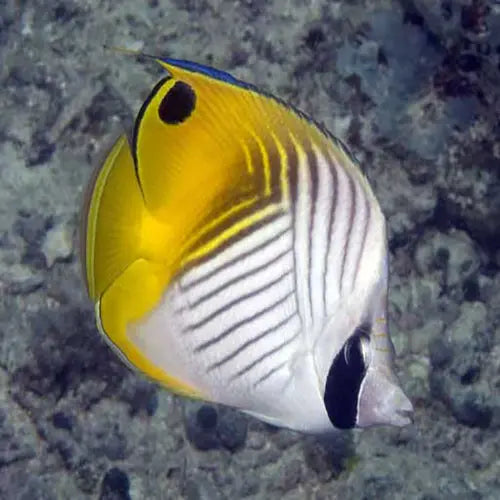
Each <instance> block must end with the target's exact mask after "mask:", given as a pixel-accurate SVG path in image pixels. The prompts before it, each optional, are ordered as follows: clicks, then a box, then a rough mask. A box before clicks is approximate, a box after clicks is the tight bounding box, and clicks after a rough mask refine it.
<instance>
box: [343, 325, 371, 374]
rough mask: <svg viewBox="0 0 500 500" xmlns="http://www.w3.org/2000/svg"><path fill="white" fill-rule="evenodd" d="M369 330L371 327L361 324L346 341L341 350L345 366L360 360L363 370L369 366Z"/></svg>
mask: <svg viewBox="0 0 500 500" xmlns="http://www.w3.org/2000/svg"><path fill="white" fill-rule="evenodd" d="M370 330H371V327H370V326H369V325H368V324H362V325H360V326H358V327H357V328H356V330H355V331H354V333H353V334H352V335H351V336H350V337H349V338H348V339H347V341H346V343H345V344H344V347H343V349H342V351H343V353H344V360H345V362H346V364H347V365H351V364H356V363H359V362H360V359H361V362H362V363H363V364H364V366H365V369H366V368H367V367H368V365H369V364H370V363H369V361H370V349H369V347H370V338H369V334H370Z"/></svg>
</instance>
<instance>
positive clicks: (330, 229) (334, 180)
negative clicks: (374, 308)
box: [323, 151, 338, 310]
mask: <svg viewBox="0 0 500 500" xmlns="http://www.w3.org/2000/svg"><path fill="white" fill-rule="evenodd" d="M323 157H324V159H325V161H326V162H327V163H328V166H329V169H330V173H331V175H332V185H333V193H332V200H331V208H330V210H329V213H328V223H327V231H328V234H327V236H326V252H325V263H324V270H325V271H324V273H323V307H324V308H325V310H326V292H327V279H328V272H329V265H328V263H329V260H328V256H329V255H330V245H331V243H332V234H333V227H334V226H335V213H336V211H337V204H338V174H337V166H336V164H335V163H334V162H333V161H332V159H331V157H330V154H329V153H328V152H327V151H325V153H324V154H323Z"/></svg>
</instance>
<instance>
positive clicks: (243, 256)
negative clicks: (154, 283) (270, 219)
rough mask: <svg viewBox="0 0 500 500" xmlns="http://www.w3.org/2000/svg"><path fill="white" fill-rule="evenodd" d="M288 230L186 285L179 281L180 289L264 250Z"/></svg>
mask: <svg viewBox="0 0 500 500" xmlns="http://www.w3.org/2000/svg"><path fill="white" fill-rule="evenodd" d="M288 231H290V228H289V227H286V228H285V229H283V230H282V231H280V232H279V233H277V234H275V235H274V236H272V237H271V238H269V239H268V240H266V241H264V242H262V243H259V245H257V246H256V247H255V248H251V249H250V250H246V251H245V252H243V253H241V254H239V255H236V256H235V257H233V258H232V259H230V260H228V261H227V262H224V263H223V264H221V265H220V266H217V267H216V268H215V269H213V270H212V271H210V272H209V273H207V274H205V275H204V276H202V277H200V278H198V279H196V280H194V281H192V282H191V283H189V284H188V285H183V284H182V283H181V286H180V287H181V290H182V291H183V292H186V291H189V290H191V289H192V288H193V287H196V286H198V285H200V284H202V283H204V282H205V281H207V280H209V279H210V278H212V277H213V276H215V275H216V274H217V273H219V272H221V271H223V270H225V269H227V268H228V267H231V266H232V265H234V264H236V263H237V262H238V261H243V260H245V259H246V258H247V257H249V256H250V255H252V254H253V253H256V252H260V251H261V250H264V249H265V248H267V247H268V246H270V245H272V244H273V243H274V242H276V241H277V240H279V239H280V238H281V237H282V236H284V235H285V234H286V233H287V232H288Z"/></svg>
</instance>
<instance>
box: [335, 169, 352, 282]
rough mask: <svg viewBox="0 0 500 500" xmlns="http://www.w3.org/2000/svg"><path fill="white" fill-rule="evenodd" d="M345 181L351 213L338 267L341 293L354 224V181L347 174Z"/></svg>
mask: <svg viewBox="0 0 500 500" xmlns="http://www.w3.org/2000/svg"><path fill="white" fill-rule="evenodd" d="M347 179H348V182H349V189H350V191H351V211H350V212H349V220H348V221H347V231H346V235H345V240H344V248H343V252H342V265H341V267H340V279H339V287H340V291H342V287H343V280H344V271H345V263H346V260H347V254H348V252H349V244H350V240H351V232H352V226H353V224H354V217H355V215H356V186H355V185H354V181H353V180H352V179H351V177H350V175H349V174H347Z"/></svg>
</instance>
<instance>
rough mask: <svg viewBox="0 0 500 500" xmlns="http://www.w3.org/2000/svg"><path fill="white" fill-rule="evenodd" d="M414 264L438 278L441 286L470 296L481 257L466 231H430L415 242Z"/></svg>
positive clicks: (449, 290) (423, 272) (455, 292)
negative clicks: (445, 232)
mask: <svg viewBox="0 0 500 500" xmlns="http://www.w3.org/2000/svg"><path fill="white" fill-rule="evenodd" d="M415 264H416V267H417V270H418V271H419V272H420V273H421V274H422V275H431V276H433V277H435V278H437V279H438V280H439V282H440V284H441V287H442V288H443V289H445V290H447V291H448V292H449V293H450V294H452V295H453V296H454V297H456V298H458V299H460V298H463V297H464V296H467V297H470V296H471V293H472V292H471V289H470V287H471V286H472V283H476V284H477V281H478V272H479V269H480V266H481V257H480V254H479V253H478V248H477V245H475V244H474V242H473V241H472V240H471V239H470V237H469V236H468V235H467V234H466V233H465V232H463V231H451V232H448V233H447V234H444V233H440V232H436V231H431V232H428V233H427V234H426V235H425V237H424V238H422V239H421V240H420V241H419V243H418V245H417V248H416V250H415ZM474 298H477V297H474Z"/></svg>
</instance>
